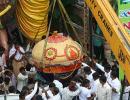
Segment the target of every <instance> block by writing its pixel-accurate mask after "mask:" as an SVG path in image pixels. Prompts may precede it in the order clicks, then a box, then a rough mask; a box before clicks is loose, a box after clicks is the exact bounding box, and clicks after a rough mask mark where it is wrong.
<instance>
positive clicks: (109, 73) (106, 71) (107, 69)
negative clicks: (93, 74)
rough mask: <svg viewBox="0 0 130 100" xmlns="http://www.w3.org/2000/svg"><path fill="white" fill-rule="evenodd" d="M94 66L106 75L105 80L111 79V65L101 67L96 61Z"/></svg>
mask: <svg viewBox="0 0 130 100" xmlns="http://www.w3.org/2000/svg"><path fill="white" fill-rule="evenodd" d="M96 66H97V67H98V68H99V69H100V70H101V71H103V72H104V73H105V76H106V77H107V81H108V82H109V81H110V80H111V77H110V75H111V67H110V66H105V67H103V66H102V65H100V64H98V63H96Z"/></svg>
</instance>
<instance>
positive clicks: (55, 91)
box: [53, 87, 59, 95]
mask: <svg viewBox="0 0 130 100" xmlns="http://www.w3.org/2000/svg"><path fill="white" fill-rule="evenodd" d="M53 91H54V93H55V95H57V94H58V93H59V89H58V88H57V87H54V88H53Z"/></svg>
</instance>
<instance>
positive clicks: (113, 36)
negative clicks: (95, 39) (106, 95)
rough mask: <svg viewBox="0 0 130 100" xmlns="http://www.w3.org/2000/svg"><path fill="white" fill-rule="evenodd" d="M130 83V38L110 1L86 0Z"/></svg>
mask: <svg viewBox="0 0 130 100" xmlns="http://www.w3.org/2000/svg"><path fill="white" fill-rule="evenodd" d="M85 2H86V4H87V6H88V7H89V9H90V10H91V12H92V14H93V16H94V17H95V19H96V21H97V23H98V25H99V27H100V28H101V30H102V32H103V34H104V37H105V38H106V40H107V42H108V43H109V44H110V47H111V49H112V51H113V53H114V55H115V57H116V59H117V61H118V62H119V64H120V65H121V67H122V69H123V70H124V73H125V76H126V78H127V79H128V82H129V83H130V77H129V76H130V38H129V34H128V33H127V32H126V30H125V29H124V27H123V26H122V24H121V22H120V20H119V18H118V17H117V15H116V13H115V12H114V10H113V8H112V7H111V5H110V3H109V2H108V0H85Z"/></svg>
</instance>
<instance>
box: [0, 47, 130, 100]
mask: <svg viewBox="0 0 130 100" xmlns="http://www.w3.org/2000/svg"><path fill="white" fill-rule="evenodd" d="M3 53H4V52H3ZM3 53H2V55H3ZM24 54H25V51H24V49H23V48H22V47H21V46H18V45H13V46H12V48H11V49H10V51H9V60H10V62H12V67H11V66H8V64H7V63H8V62H6V63H4V62H5V61H4V58H5V57H3V58H2V56H1V58H0V59H1V62H0V64H1V65H0V95H8V96H10V95H11V96H12V98H13V96H14V98H16V97H17V98H19V99H17V100H120V97H121V82H120V81H119V78H118V74H119V71H118V70H119V69H118V63H117V62H114V61H113V62H112V63H111V64H109V63H108V62H107V59H104V60H103V61H102V62H100V63H99V62H98V60H97V59H96V58H95V57H93V58H91V59H90V58H89V57H87V59H84V61H83V62H82V65H81V68H80V69H79V70H77V73H76V74H75V75H74V76H73V78H71V79H69V78H68V79H66V80H70V81H69V82H67V83H64V82H65V81H64V82H63V81H62V80H61V79H60V78H59V77H57V76H54V80H52V81H50V82H49V83H48V84H44V83H43V82H42V81H40V80H36V79H35V76H36V75H37V69H36V68H35V66H34V65H33V64H32V63H30V64H29V62H28V63H27V64H25V63H23V62H22V61H23V60H22V59H25V58H24ZM22 57H23V58H22ZM20 58H21V59H20ZM11 60H12V61H11ZM13 60H15V61H13ZM20 62H21V64H19V63H20ZM14 70H17V72H15V71H14ZM43 78H44V77H43ZM125 83H127V84H126V85H125V89H124V92H123V96H122V97H123V100H128V98H129V91H130V86H129V84H128V82H125ZM9 100H13V99H11V98H10V99H9ZM15 100H16V99H15Z"/></svg>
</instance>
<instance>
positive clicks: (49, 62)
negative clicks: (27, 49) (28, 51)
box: [32, 33, 82, 73]
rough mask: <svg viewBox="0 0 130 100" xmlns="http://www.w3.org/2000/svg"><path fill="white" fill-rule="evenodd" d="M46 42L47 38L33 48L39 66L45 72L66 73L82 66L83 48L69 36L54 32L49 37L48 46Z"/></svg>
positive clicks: (33, 54) (34, 57)
mask: <svg viewBox="0 0 130 100" xmlns="http://www.w3.org/2000/svg"><path fill="white" fill-rule="evenodd" d="M45 43H46V42H45V40H41V41H40V42H38V43H37V44H36V45H35V46H34V48H33V50H32V57H33V61H34V62H35V65H36V66H37V68H39V69H42V71H43V72H45V73H66V72H71V71H73V70H76V69H78V68H79V67H80V65H81V61H80V60H81V58H82V48H81V46H80V44H79V43H77V42H76V41H74V40H72V39H71V38H70V37H69V36H67V37H66V36H63V34H62V33H57V34H53V35H52V36H50V37H49V38H48V40H47V44H46V46H45Z"/></svg>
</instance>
